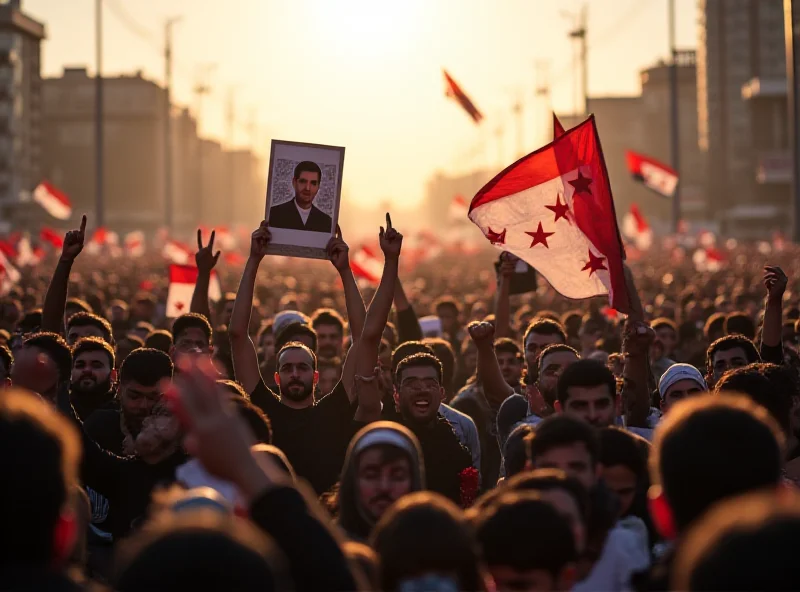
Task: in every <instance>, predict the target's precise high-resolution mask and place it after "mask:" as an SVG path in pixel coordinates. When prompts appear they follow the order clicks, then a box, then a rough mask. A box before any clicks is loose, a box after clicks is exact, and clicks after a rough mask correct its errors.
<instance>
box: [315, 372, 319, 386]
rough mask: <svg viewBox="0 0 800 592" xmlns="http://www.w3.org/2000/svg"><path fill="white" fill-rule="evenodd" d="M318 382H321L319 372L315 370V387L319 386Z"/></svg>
mask: <svg viewBox="0 0 800 592" xmlns="http://www.w3.org/2000/svg"><path fill="white" fill-rule="evenodd" d="M318 382H319V371H318V370H314V386H317V383H318Z"/></svg>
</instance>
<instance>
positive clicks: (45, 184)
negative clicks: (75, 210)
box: [39, 181, 72, 208]
mask: <svg viewBox="0 0 800 592" xmlns="http://www.w3.org/2000/svg"><path fill="white" fill-rule="evenodd" d="M39 187H42V188H43V189H45V190H46V191H47V193H49V194H50V196H52V197H53V198H54V199H57V200H58V201H59V202H61V203H62V204H64V205H65V206H67V207H69V208H71V207H72V203H71V202H70V201H69V197H67V194H66V193H64V192H63V191H61V190H60V189H59V188H58V187H56V186H55V185H53V184H52V183H50V182H49V181H42V182H41V183H39Z"/></svg>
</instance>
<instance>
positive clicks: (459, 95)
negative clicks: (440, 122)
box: [442, 70, 483, 123]
mask: <svg viewBox="0 0 800 592" xmlns="http://www.w3.org/2000/svg"><path fill="white" fill-rule="evenodd" d="M442 72H443V73H444V84H445V90H444V94H445V95H446V96H448V97H451V98H453V99H455V100H456V101H458V104H459V105H461V106H462V107H463V108H464V111H466V112H467V114H468V115H469V116H470V117H472V121H474V122H475V123H480V122H481V120H482V119H483V113H481V112H480V111H478V108H477V107H476V106H475V104H474V103H473V102H472V100H471V99H470V98H469V97H468V96H467V95H466V93H464V91H463V90H461V87H460V86H458V83H457V82H456V81H455V80H453V79H452V77H451V76H450V74H448V73H447V70H443V71H442Z"/></svg>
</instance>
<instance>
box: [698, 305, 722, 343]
mask: <svg viewBox="0 0 800 592" xmlns="http://www.w3.org/2000/svg"><path fill="white" fill-rule="evenodd" d="M716 333H719V334H720V335H725V313H724V312H715V313H714V314H712V315H711V316H710V317H708V320H707V321H706V324H705V325H703V336H704V337H705V338H706V340H707V341H713V340H712V337H713V336H714V334H716Z"/></svg>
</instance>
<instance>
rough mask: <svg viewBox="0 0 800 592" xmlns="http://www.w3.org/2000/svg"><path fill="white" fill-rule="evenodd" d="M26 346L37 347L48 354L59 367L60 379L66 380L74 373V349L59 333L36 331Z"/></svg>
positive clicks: (28, 339) (26, 342) (25, 342)
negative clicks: (71, 348)
mask: <svg viewBox="0 0 800 592" xmlns="http://www.w3.org/2000/svg"><path fill="white" fill-rule="evenodd" d="M23 346H24V347H35V348H37V349H40V350H42V351H43V352H45V354H47V357H49V358H50V359H51V360H52V361H53V363H54V364H55V365H56V367H57V368H58V381H59V382H65V381H68V380H69V379H70V376H71V375H72V350H70V348H69V345H67V342H66V341H64V338H63V337H61V335H58V334H57V333H34V334H33V335H31V336H30V337H28V338H27V339H26V340H25V341H24V343H23Z"/></svg>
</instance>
